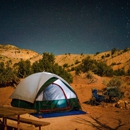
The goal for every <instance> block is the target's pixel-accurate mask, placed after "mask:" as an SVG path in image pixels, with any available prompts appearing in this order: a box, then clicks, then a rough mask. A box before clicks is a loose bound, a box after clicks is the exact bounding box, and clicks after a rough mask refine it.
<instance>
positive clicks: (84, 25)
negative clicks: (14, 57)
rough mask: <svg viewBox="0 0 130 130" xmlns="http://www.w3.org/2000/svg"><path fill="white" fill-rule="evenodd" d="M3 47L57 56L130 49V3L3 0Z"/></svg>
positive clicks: (127, 0) (129, 0)
mask: <svg viewBox="0 0 130 130" xmlns="http://www.w3.org/2000/svg"><path fill="white" fill-rule="evenodd" d="M0 44H12V45H15V46H17V47H19V48H24V49H30V50H34V51H36V52H38V53H40V54H42V53H43V52H49V53H53V54H54V55H59V54H65V53H71V54H81V53H83V54H95V53H97V52H104V51H109V50H112V49H113V48H116V49H119V50H120V49H125V48H127V47H130V0H0Z"/></svg>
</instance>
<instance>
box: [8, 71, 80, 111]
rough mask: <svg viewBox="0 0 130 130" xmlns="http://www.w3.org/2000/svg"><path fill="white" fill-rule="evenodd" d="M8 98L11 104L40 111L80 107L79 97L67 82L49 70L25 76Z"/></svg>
mask: <svg viewBox="0 0 130 130" xmlns="http://www.w3.org/2000/svg"><path fill="white" fill-rule="evenodd" d="M10 98H12V101H11V105H12V106H15V107H21V108H30V109H36V110H37V112H42V113H44V112H45V113H46V112H54V111H57V112H59V111H66V110H73V109H74V110H76V109H77V110H79V109H81V106H80V103H79V99H78V97H77V95H76V93H75V91H74V90H73V89H72V87H71V86H70V85H69V84H68V82H66V81H65V80H64V79H63V78H61V77H60V76H58V75H56V74H52V73H49V72H39V73H35V74H32V75H30V76H28V77H26V78H25V79H24V80H23V81H22V82H20V84H18V86H17V87H16V90H15V91H14V92H13V94H12V95H11V96H10Z"/></svg>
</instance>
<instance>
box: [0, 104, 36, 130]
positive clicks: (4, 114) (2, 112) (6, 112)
mask: <svg viewBox="0 0 130 130" xmlns="http://www.w3.org/2000/svg"><path fill="white" fill-rule="evenodd" d="M26 113H36V110H33V109H25V108H18V107H11V106H0V118H3V124H4V130H7V119H8V117H10V116H17V129H18V130H20V115H22V114H26Z"/></svg>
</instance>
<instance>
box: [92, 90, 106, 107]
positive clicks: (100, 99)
mask: <svg viewBox="0 0 130 130" xmlns="http://www.w3.org/2000/svg"><path fill="white" fill-rule="evenodd" d="M104 100H105V96H103V95H99V94H98V90H97V89H92V102H91V104H92V105H99V104H100V103H101V102H103V101H104Z"/></svg>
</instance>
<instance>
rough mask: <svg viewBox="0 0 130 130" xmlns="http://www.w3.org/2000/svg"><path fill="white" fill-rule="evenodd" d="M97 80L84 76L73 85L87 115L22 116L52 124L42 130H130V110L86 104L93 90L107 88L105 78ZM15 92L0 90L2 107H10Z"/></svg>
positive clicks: (107, 105)
mask: <svg viewBox="0 0 130 130" xmlns="http://www.w3.org/2000/svg"><path fill="white" fill-rule="evenodd" d="M95 79H97V80H96V82H94V83H90V81H89V80H87V79H86V78H85V77H84V76H81V77H75V78H74V82H73V84H71V85H72V87H73V88H74V90H75V91H76V93H77V95H78V97H79V100H80V103H81V106H82V109H83V110H84V111H86V112H87V114H83V115H73V116H64V117H56V118H41V119H39V118H36V117H34V116H31V115H29V114H25V115H22V116H23V117H27V118H31V119H36V120H42V121H46V122H50V125H48V126H45V127H42V130H130V110H126V109H119V108H116V107H113V104H110V103H109V104H105V105H103V106H102V105H99V106H91V105H88V104H85V103H84V102H86V101H88V100H89V99H90V98H91V88H93V87H96V88H98V89H100V90H101V89H102V88H104V87H105V86H104V85H103V80H104V79H103V78H101V77H96V78H95ZM127 88H128V87H127ZM128 90H130V88H128ZM13 91H14V88H11V87H6V88H0V105H10V101H11V100H10V99H9V96H10V95H11V93H12V92H13ZM129 92H130V91H129ZM8 123H9V124H12V125H16V123H15V122H13V121H8ZM21 127H22V129H23V130H30V129H32V130H33V129H34V126H32V125H25V124H22V123H21ZM36 129H37V130H38V128H36Z"/></svg>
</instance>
